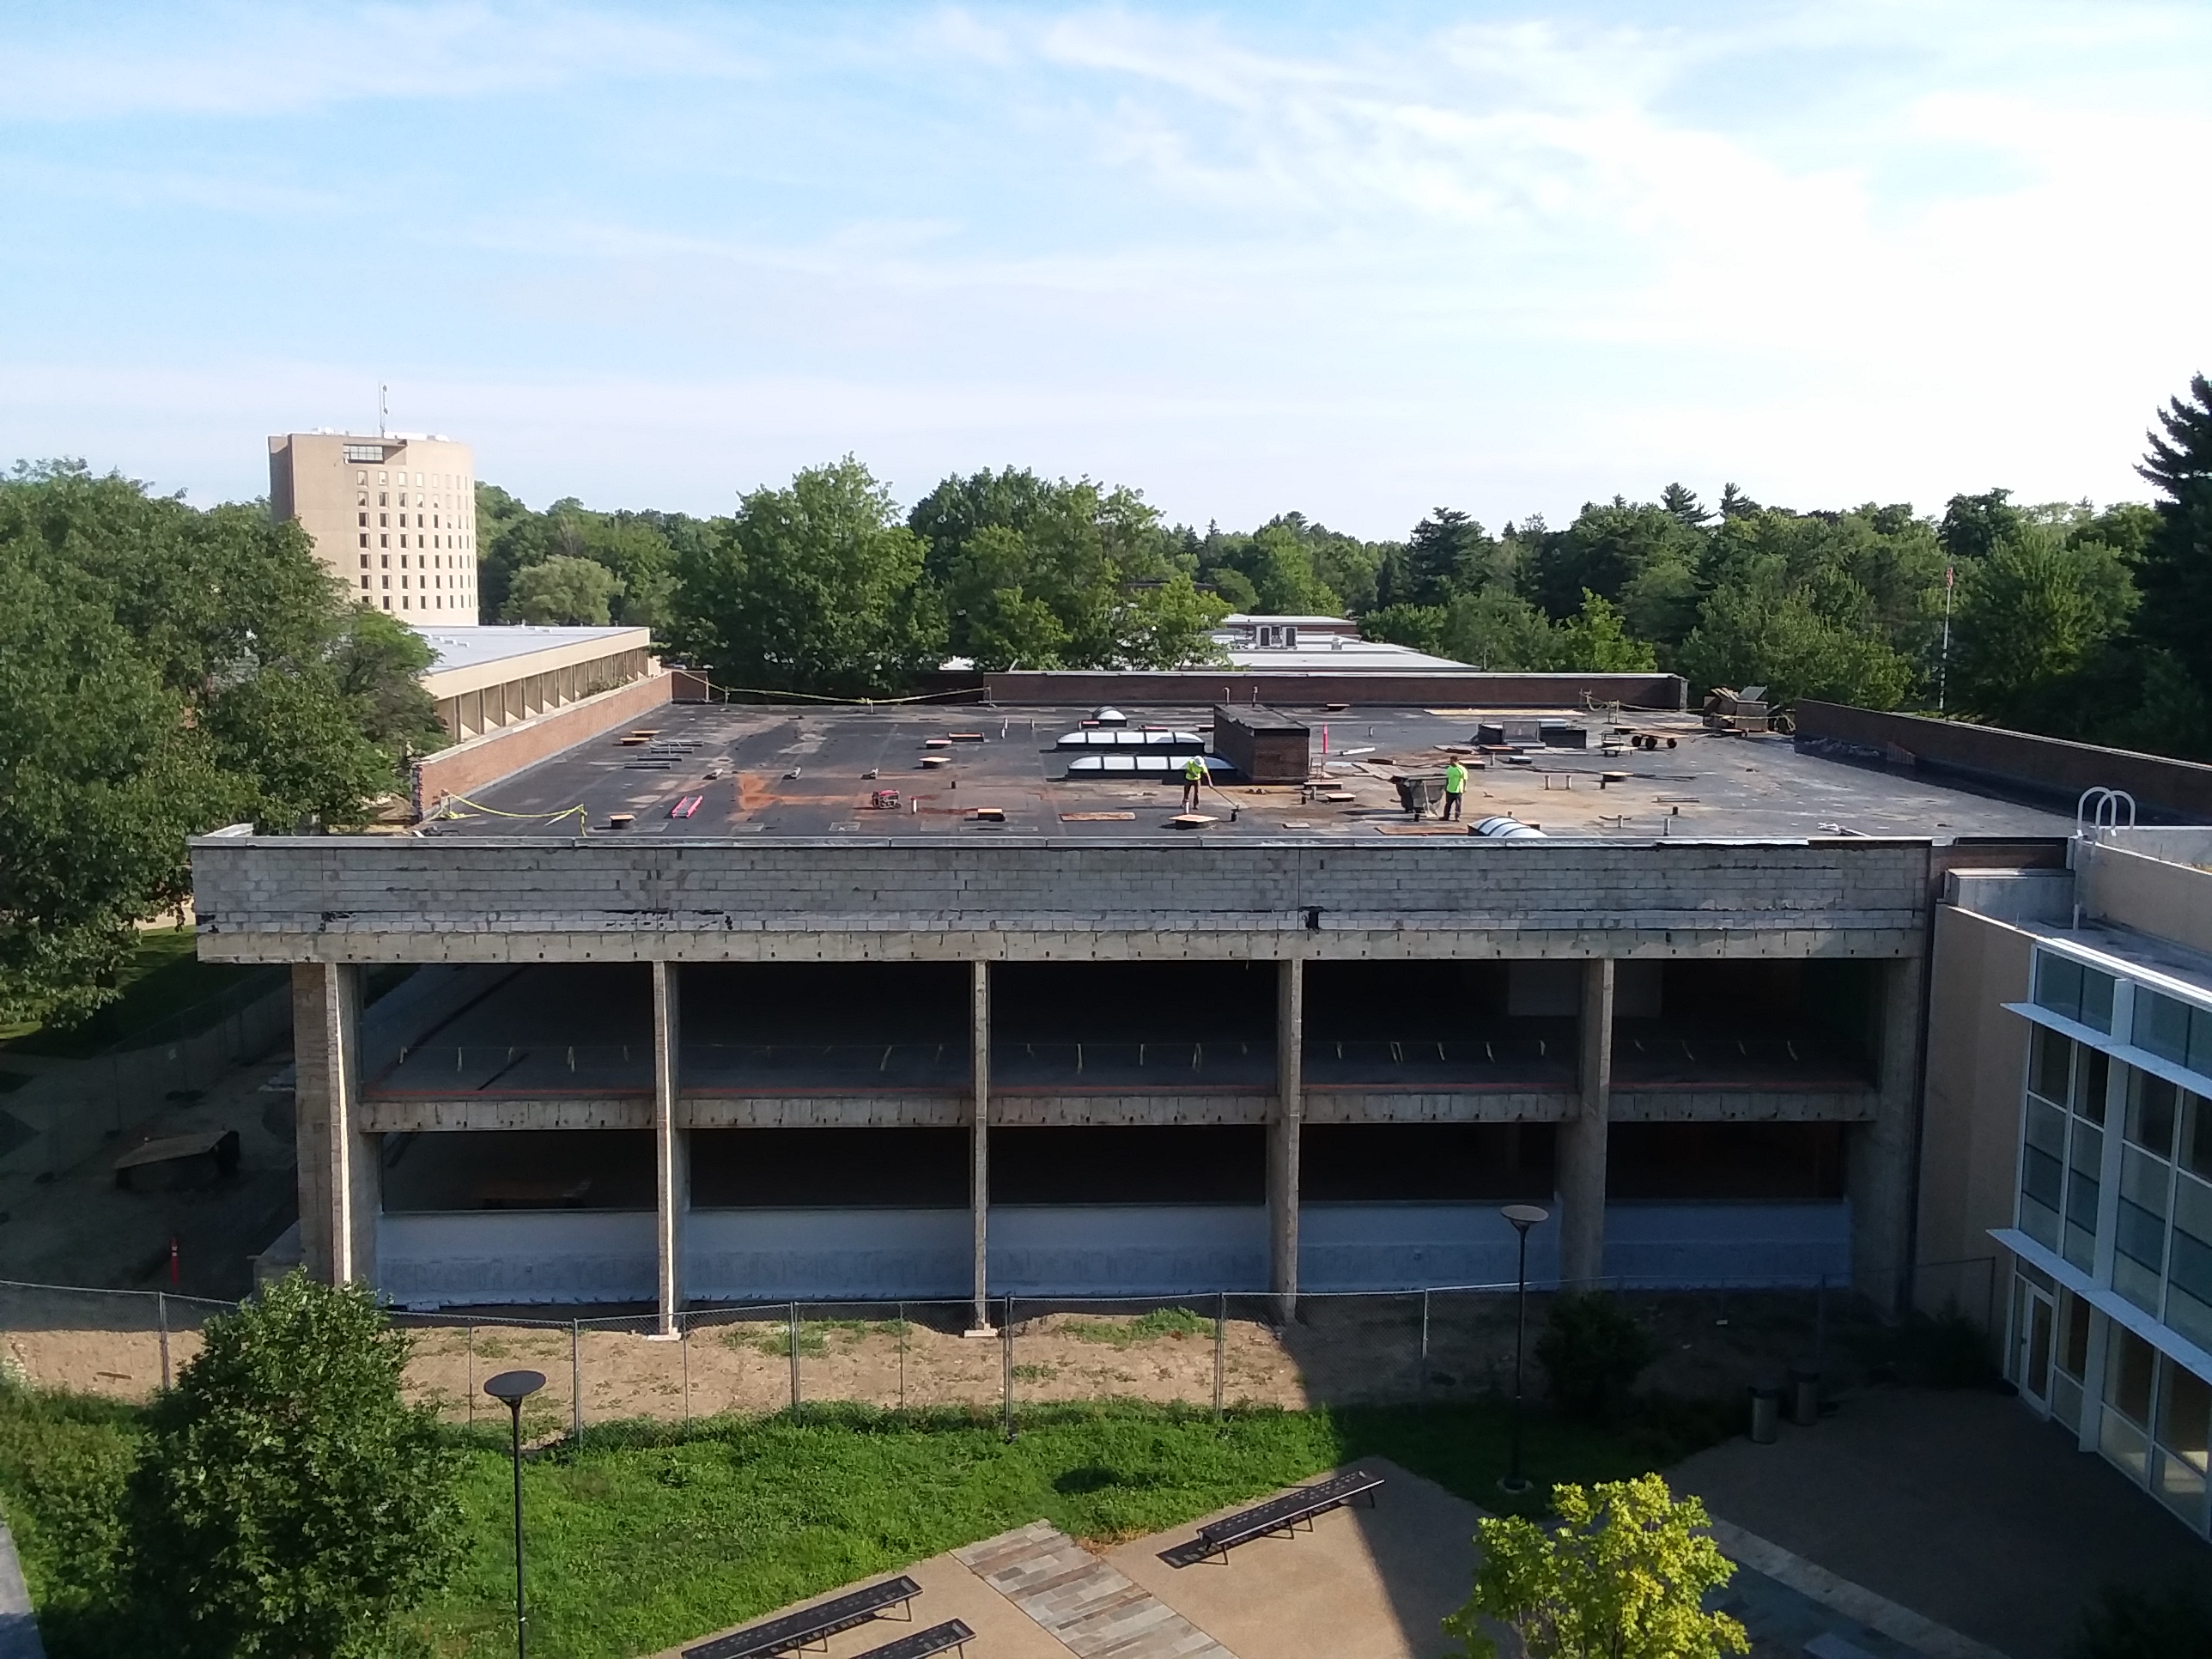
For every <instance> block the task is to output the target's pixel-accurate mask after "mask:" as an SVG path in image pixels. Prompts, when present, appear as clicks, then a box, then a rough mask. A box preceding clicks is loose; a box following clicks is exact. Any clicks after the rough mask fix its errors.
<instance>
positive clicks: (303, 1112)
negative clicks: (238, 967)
mask: <svg viewBox="0 0 2212 1659" xmlns="http://www.w3.org/2000/svg"><path fill="white" fill-rule="evenodd" d="M292 1048H293V1054H294V1057H295V1060H297V1062H298V1075H297V1080H296V1082H295V1085H294V1094H293V1101H294V1118H295V1147H296V1151H297V1158H298V1170H299V1185H300V1245H301V1263H302V1265H303V1266H304V1267H306V1268H307V1272H308V1273H311V1274H313V1276H314V1277H315V1278H317V1279H322V1280H324V1281H325V1283H327V1284H332V1285H349V1284H354V1283H356V1282H358V1283H362V1284H367V1285H374V1284H375V1282H376V1228H377V1216H378V1210H379V1206H380V1189H381V1184H382V1183H381V1181H380V1176H381V1174H382V1158H383V1144H382V1142H381V1141H380V1139H379V1138H378V1137H377V1136H376V1135H375V1134H374V1133H369V1132H368V1130H367V1129H366V1128H365V1127H364V1126H363V1123H362V1112H361V970H360V969H358V968H356V967H355V966H353V965H352V964H350V963H296V964H295V966H294V967H293V969H292Z"/></svg>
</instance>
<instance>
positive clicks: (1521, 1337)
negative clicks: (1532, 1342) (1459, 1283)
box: [1498, 1204, 1551, 1497]
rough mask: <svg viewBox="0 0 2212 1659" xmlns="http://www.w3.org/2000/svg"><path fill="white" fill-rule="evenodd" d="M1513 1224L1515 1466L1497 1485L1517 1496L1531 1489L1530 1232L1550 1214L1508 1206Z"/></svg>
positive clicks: (1506, 1213)
mask: <svg viewBox="0 0 2212 1659" xmlns="http://www.w3.org/2000/svg"><path fill="white" fill-rule="evenodd" d="M1498 1213H1499V1214H1501V1215H1503V1216H1504V1218H1506V1219H1507V1220H1508V1221H1510V1222H1511V1223H1512V1224H1513V1231H1515V1232H1516V1234H1518V1235H1519V1236H1520V1240H1521V1273H1520V1279H1521V1300H1520V1313H1519V1321H1520V1329H1519V1332H1518V1334H1516V1336H1515V1338H1514V1340H1513V1464H1512V1468H1510V1469H1509V1470H1508V1471H1507V1472H1506V1475H1505V1478H1504V1480H1501V1481H1499V1482H1498V1490H1499V1491H1500V1492H1511V1493H1512V1494H1514V1495H1515V1496H1516V1497H1518V1496H1519V1495H1520V1494H1521V1493H1522V1492H1527V1491H1528V1476H1526V1475H1525V1474H1522V1473H1521V1379H1522V1364H1523V1361H1524V1359H1525V1358H1526V1356H1527V1353H1528V1229H1529V1228H1531V1227H1536V1226H1541V1225H1543V1224H1544V1223H1545V1222H1547V1221H1549V1220H1550V1219H1551V1213H1550V1212H1548V1211H1546V1210H1541V1209H1539V1208H1537V1207H1536V1206H1534V1204H1508V1205H1507V1206H1505V1207H1504V1209H1503V1210H1501V1211H1499V1212H1498Z"/></svg>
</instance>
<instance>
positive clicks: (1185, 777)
mask: <svg viewBox="0 0 2212 1659" xmlns="http://www.w3.org/2000/svg"><path fill="white" fill-rule="evenodd" d="M1205 781H1206V763H1205V762H1204V761H1203V760H1201V759H1200V758H1199V757H1197V756H1196V755H1193V756H1192V757H1190V758H1189V759H1188V760H1187V761H1185V762H1184V763H1182V810H1183V811H1186V812H1195V811H1198V786H1199V785H1200V784H1201V783H1203V782H1205Z"/></svg>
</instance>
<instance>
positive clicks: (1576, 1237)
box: [1559, 959, 1613, 1288]
mask: <svg viewBox="0 0 2212 1659" xmlns="http://www.w3.org/2000/svg"><path fill="white" fill-rule="evenodd" d="M1580 1036H1581V1039H1582V1091H1581V1096H1580V1098H1579V1099H1578V1101H1577V1109H1576V1112H1575V1115H1574V1116H1572V1117H1571V1118H1569V1119H1566V1120H1565V1121H1563V1122H1561V1123H1560V1125H1559V1208H1560V1216H1559V1277H1560V1279H1562V1280H1564V1281H1565V1283H1566V1284H1568V1285H1575V1286H1577V1287H1579V1288H1587V1287H1589V1285H1594V1284H1595V1283H1596V1282H1597V1281H1598V1280H1599V1279H1601V1278H1602V1277H1603V1276H1604V1273H1605V1153H1606V1134H1607V1127H1608V1126H1609V1124H1610V1121H1611V1115H1612V1114H1611V1105H1612V1094H1613V963H1612V962H1611V961H1610V960H1609V959H1607V960H1601V961H1597V962H1590V963H1584V964H1583V1006H1582V1020H1581V1027H1580Z"/></svg>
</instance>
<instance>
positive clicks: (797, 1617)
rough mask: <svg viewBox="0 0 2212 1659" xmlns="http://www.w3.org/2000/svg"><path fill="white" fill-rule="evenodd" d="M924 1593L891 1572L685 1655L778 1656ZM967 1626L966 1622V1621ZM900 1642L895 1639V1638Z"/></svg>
mask: <svg viewBox="0 0 2212 1659" xmlns="http://www.w3.org/2000/svg"><path fill="white" fill-rule="evenodd" d="M917 1595H921V1585H919V1584H917V1583H915V1582H914V1580H913V1579H911V1578H908V1577H906V1576H905V1575H904V1574H903V1573H902V1574H901V1575H900V1576H899V1577H896V1578H886V1579H885V1580H884V1582H883V1583H880V1584H870V1585H869V1586H868V1587H867V1588H866V1589H856V1590H854V1591H853V1592H851V1593H850V1594H849V1595H840V1596H837V1597H836V1598H835V1599H833V1600H831V1601H818V1602H817V1603H816V1604H815V1605H814V1606H812V1607H802V1608H801V1609H799V1611H798V1612H797V1613H786V1614H784V1615H783V1617H782V1618H781V1619H771V1620H769V1621H768V1622H767V1623H765V1624H761V1625H749V1626H746V1627H745V1628H744V1629H743V1630H736V1631H732V1632H730V1633H729V1634H728V1635H727V1636H718V1637H716V1638H714V1640H713V1641H711V1642H702V1643H700V1644H698V1645H697V1646H696V1647H690V1648H686V1649H684V1659H774V1656H775V1655H777V1654H784V1653H796V1652H798V1651H799V1650H800V1649H802V1648H807V1647H813V1646H815V1645H817V1644H822V1643H824V1642H826V1641H827V1640H828V1639H829V1638H830V1637H832V1636H835V1635H836V1634H837V1632H840V1631H846V1630H850V1629H852V1628H853V1627H854V1626H855V1625H865V1624H866V1623H867V1622H868V1620H871V1619H878V1618H881V1617H882V1616H883V1615H884V1613H888V1612H889V1611H890V1609H891V1608H893V1607H897V1608H899V1609H900V1610H901V1612H902V1613H911V1607H910V1604H911V1603H912V1601H914V1598H915V1596H917ZM961 1628H962V1629H963V1630H965V1629H966V1628H967V1627H966V1626H962V1627H961ZM893 1645H894V1646H896V1645H897V1644H893ZM916 1651H917V1652H921V1653H938V1652H941V1651H943V1649H942V1648H925V1649H917V1650H916Z"/></svg>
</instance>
